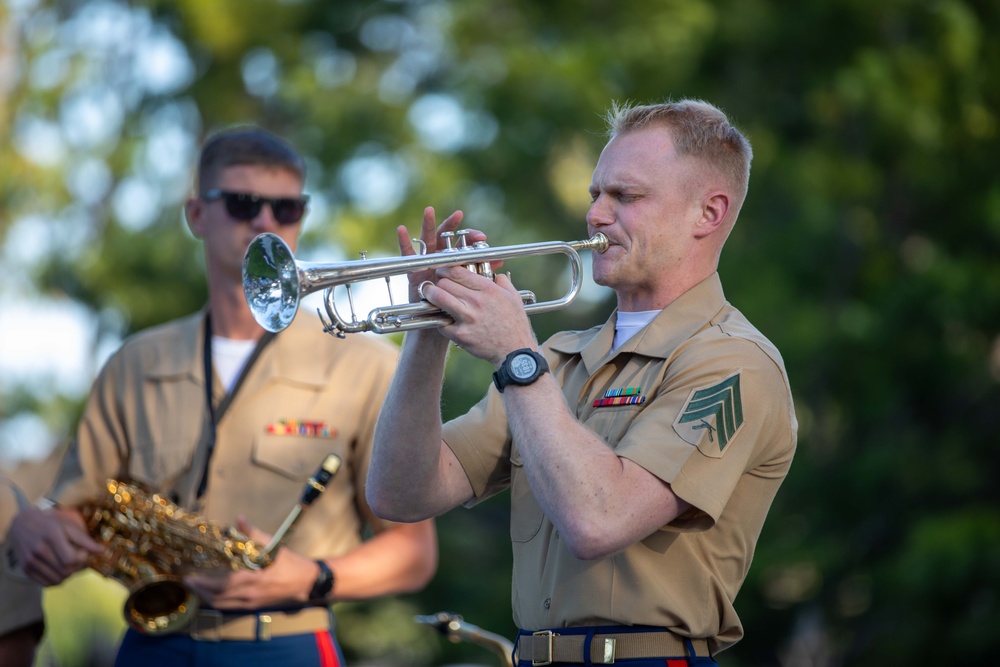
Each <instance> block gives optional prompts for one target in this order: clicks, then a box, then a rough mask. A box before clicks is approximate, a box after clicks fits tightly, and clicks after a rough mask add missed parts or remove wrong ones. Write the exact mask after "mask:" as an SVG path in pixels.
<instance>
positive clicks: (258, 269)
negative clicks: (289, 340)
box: [243, 234, 304, 333]
mask: <svg viewBox="0 0 1000 667" xmlns="http://www.w3.org/2000/svg"><path fill="white" fill-rule="evenodd" d="M243 294H244V295H245V296H246V300H247V305H249V306H250V311H251V312H252V313H253V316H254V319H255V320H257V324H259V325H260V326H262V327H264V329H266V330H267V331H270V332H272V333H277V332H278V331H281V330H283V329H285V328H286V327H287V326H288V325H289V324H291V323H292V320H293V319H294V318H295V314H296V312H298V309H299V300H300V298H301V297H302V296H304V295H303V294H302V290H301V289H299V272H298V268H297V267H296V265H295V257H294V256H293V255H292V251H291V250H290V249H289V248H288V246H287V245H286V244H285V242H284V241H282V240H281V237H279V236H276V235H274V234H261V235H260V236H258V237H257V238H256V239H254V242H253V243H251V244H250V247H248V248H247V252H246V255H244V257H243Z"/></svg>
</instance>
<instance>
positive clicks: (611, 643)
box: [594, 637, 615, 665]
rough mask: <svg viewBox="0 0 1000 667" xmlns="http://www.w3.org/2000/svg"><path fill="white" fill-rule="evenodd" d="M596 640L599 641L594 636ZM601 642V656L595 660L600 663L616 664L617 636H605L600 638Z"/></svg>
mask: <svg viewBox="0 0 1000 667" xmlns="http://www.w3.org/2000/svg"><path fill="white" fill-rule="evenodd" d="M594 641H598V640H597V638H594ZM600 642H601V656H600V657H598V658H597V659H596V660H594V663H595V664H598V665H613V664H615V638H614V637H605V638H604V639H601V640H600Z"/></svg>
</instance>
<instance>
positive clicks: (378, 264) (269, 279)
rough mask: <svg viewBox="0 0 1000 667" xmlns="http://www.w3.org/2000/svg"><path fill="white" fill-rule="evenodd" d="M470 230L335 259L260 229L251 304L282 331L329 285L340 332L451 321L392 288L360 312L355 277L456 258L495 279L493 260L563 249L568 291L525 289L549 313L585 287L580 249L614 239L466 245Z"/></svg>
mask: <svg viewBox="0 0 1000 667" xmlns="http://www.w3.org/2000/svg"><path fill="white" fill-rule="evenodd" d="M467 233H468V232H467V230H461V231H459V232H456V233H451V232H448V233H445V234H442V237H444V238H445V240H446V243H447V247H446V248H445V249H444V250H442V251H440V252H437V253H432V254H420V255H410V256H402V257H385V258H379V259H360V260H354V261H343V262H329V263H326V262H303V261H299V260H296V259H295V257H294V256H293V255H292V251H291V250H290V249H289V248H288V246H287V245H286V244H285V242H284V241H282V240H281V238H280V237H278V236H277V235H275V234H269V233H265V234H261V235H259V236H258V237H257V238H255V239H254V240H253V241H252V242H251V243H250V246H249V247H248V248H247V251H246V254H245V256H244V258H243V291H244V294H245V295H246V300H247V305H249V306H250V310H251V312H252V313H253V316H254V319H256V320H257V322H258V323H259V324H260V325H261V326H262V327H264V328H265V329H267V330H268V331H272V332H278V331H281V330H282V329H285V328H286V327H288V325H289V324H291V323H292V320H293V319H294V318H295V314H296V312H298V307H299V302H300V301H301V299H302V298H303V297H305V296H306V295H308V294H311V293H313V292H316V291H318V290H325V291H326V295H325V306H326V313H327V315H328V317H329V320H327V319H326V318H323V314H322V313H320V318H321V319H322V320H323V323H324V325H325V326H324V330H325V331H327V332H328V333H331V334H333V335H335V336H337V337H339V338H343V337H344V336H345V334H348V333H359V332H364V331H370V332H374V333H380V334H385V333H392V332H396V331H408V330H412V329H428V328H435V327H441V326H446V325H448V324H451V323H452V321H453V320H452V318H451V317H450V316H449V315H448V314H447V313H445V312H444V311H442V310H440V309H438V308H436V307H434V306H432V305H431V304H429V303H427V302H425V301H421V302H417V303H408V304H401V305H396V304H394V303H392V295H391V293H390V295H389V300H390V304H389V305H388V306H383V307H379V308H375V309H373V310H371V311H370V312H369V314H368V317H367V318H366V319H364V320H358V318H357V316H356V315H355V313H354V304H353V299H352V298H351V295H350V288H351V285H352V284H354V283H358V282H364V281H367V280H378V279H385V280H386V281H387V282H388V280H389V279H390V278H391V277H393V276H402V275H408V274H410V273H416V272H418V271H424V270H428V269H441V268H445V267H450V266H464V267H466V268H467V269H469V270H470V271H474V272H476V273H479V274H480V275H483V276H486V277H488V278H490V279H492V278H493V271H492V268H491V263H492V262H499V261H503V260H507V259H515V258H520V257H536V256H540V255H551V254H563V255H565V256H566V257H567V258H568V259H569V261H570V267H571V269H572V284H571V286H570V288H569V290H568V291H567V292H566V294H564V295H563V296H562V297H560V298H558V299H555V300H552V301H545V302H541V303H539V302H537V300H536V299H535V295H534V294H533V293H532V292H530V291H528V290H523V291H521V300H522V302H523V303H524V308H525V311H526V312H527V313H529V314H533V313H544V312H549V311H552V310H558V309H560V308H565V307H566V306H568V305H569V304H570V303H572V302H573V300H574V299H575V298H576V296H577V294H579V292H580V287H581V284H582V269H583V261H582V260H581V259H580V254H579V251H580V250H593V251H595V252H599V253H601V252H604V251H605V250H607V248H608V239H607V237H606V236H604V234H601V233H597V234H595V235H594V236H593V237H591V238H589V239H586V240H583V241H547V242H543V243H526V244H521V245H512V246H500V247H496V248H491V247H489V246H488V245H487V244H486V243H484V242H478V243H474V244H472V245H466V243H465V234H467ZM456 234H457V235H458V237H459V243H458V245H457V246H455V247H452V238H453V237H454V236H455V235H456ZM339 286H345V287H346V288H347V290H348V300H349V302H350V308H351V317H350V319H345V318H344V317H342V316H341V315H340V313H338V312H337V308H336V305H335V304H334V300H333V290H334V288H336V287H339Z"/></svg>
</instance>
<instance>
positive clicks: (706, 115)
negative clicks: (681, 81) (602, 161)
mask: <svg viewBox="0 0 1000 667" xmlns="http://www.w3.org/2000/svg"><path fill="white" fill-rule="evenodd" d="M605 121H606V122H607V125H608V137H609V138H614V137H615V136H616V135H618V134H623V133H626V132H631V131H633V130H637V129H640V128H642V127H645V126H647V125H650V124H658V125H663V126H666V127H668V128H669V129H670V133H671V137H672V138H673V141H674V146H675V147H676V149H677V152H678V153H679V154H680V155H690V156H693V157H697V158H700V159H702V160H704V161H705V163H706V164H708V165H710V166H712V167H714V168H715V169H718V170H719V172H720V173H721V174H722V175H723V177H724V178H725V179H726V180H727V181H729V183H730V185H731V186H732V187H733V193H732V194H733V196H734V197H735V198H736V201H735V202H733V203H734V204H736V210H737V211H738V210H739V208H740V207H741V206H742V205H743V200H744V199H745V198H746V195H747V189H748V188H749V186H750V163H751V162H752V161H753V149H752V148H751V146H750V142H749V141H748V140H747V138H746V137H745V136H743V134H742V133H741V132H740V131H739V130H737V129H736V128H735V127H734V126H733V125H732V123H730V122H729V118H728V117H726V114H725V113H723V112H722V110H721V109H719V108H718V107H716V106H714V105H712V104H709V103H708V102H704V101H702V100H680V101H677V102H661V103H659V104H644V105H633V104H630V103H623V104H619V103H617V102H615V103H613V104H612V106H611V108H610V109H609V110H608V112H607V114H606V116H605Z"/></svg>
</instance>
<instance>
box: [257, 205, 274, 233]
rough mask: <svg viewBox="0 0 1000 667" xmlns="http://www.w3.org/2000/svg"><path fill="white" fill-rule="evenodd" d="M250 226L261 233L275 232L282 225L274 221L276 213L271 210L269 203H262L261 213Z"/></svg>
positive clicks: (259, 212)
mask: <svg viewBox="0 0 1000 667" xmlns="http://www.w3.org/2000/svg"><path fill="white" fill-rule="evenodd" d="M250 226H251V227H252V228H253V229H256V230H258V231H260V232H273V231H274V230H275V229H277V228H278V227H279V226H280V225H279V224H278V221H277V220H275V219H274V211H272V210H271V205H270V204H269V203H267V202H261V205H260V211H258V212H257V215H255V216H254V217H253V219H252V220H251V221H250Z"/></svg>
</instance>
